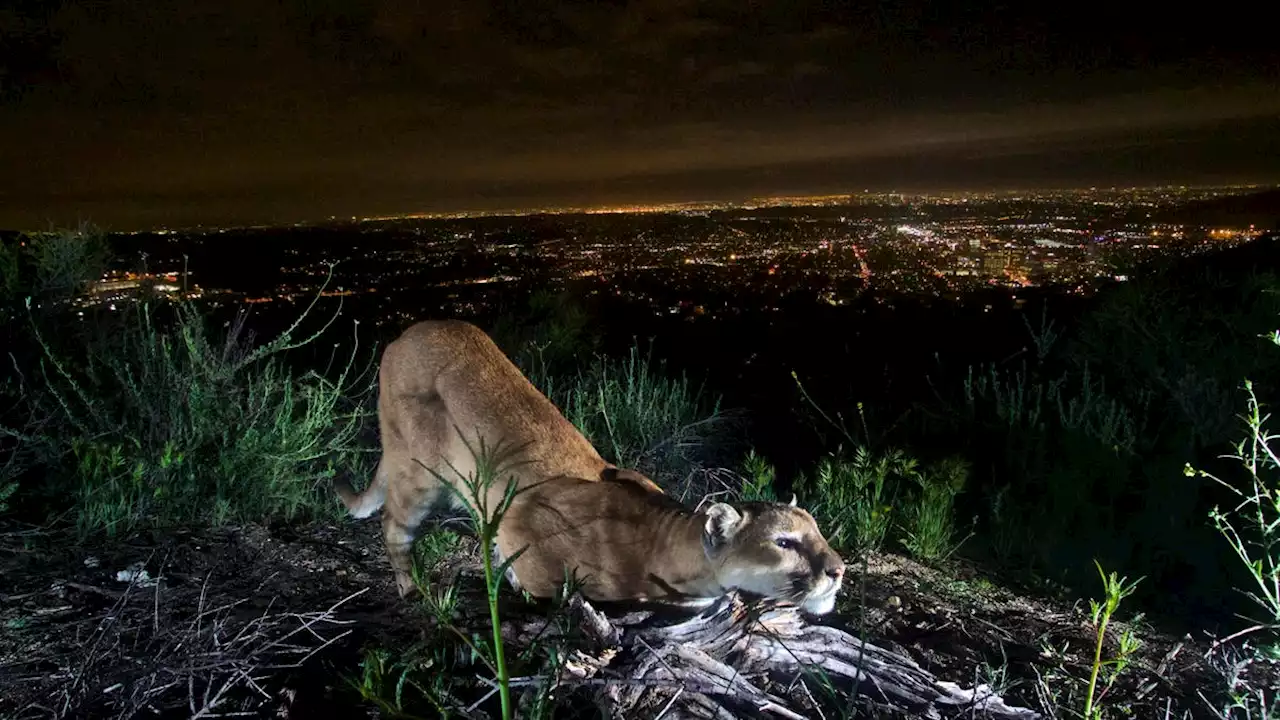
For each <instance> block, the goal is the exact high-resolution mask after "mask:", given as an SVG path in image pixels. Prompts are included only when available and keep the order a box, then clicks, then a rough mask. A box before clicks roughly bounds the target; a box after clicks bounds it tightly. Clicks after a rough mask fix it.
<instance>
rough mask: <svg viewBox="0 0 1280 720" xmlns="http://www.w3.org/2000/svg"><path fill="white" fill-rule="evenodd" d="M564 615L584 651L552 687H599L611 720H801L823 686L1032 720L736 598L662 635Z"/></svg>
mask: <svg viewBox="0 0 1280 720" xmlns="http://www.w3.org/2000/svg"><path fill="white" fill-rule="evenodd" d="M570 610H571V612H572V613H573V614H574V616H575V620H576V621H577V622H576V623H575V624H576V625H577V627H578V633H579V634H580V635H581V636H585V638H586V639H587V643H586V644H585V646H584V645H583V644H582V643H576V644H575V647H576V649H575V650H573V651H572V652H571V653H570V654H569V655H568V657H567V658H566V661H565V663H564V664H563V666H562V668H561V671H560V673H559V677H558V678H557V682H559V683H561V684H563V685H565V686H572V685H574V684H578V685H583V684H588V685H591V686H595V687H597V688H598V689H597V691H596V696H597V697H596V700H597V702H598V703H600V704H601V705H602V706H604V707H606V708H608V710H609V712H610V714H611V715H613V716H617V717H636V718H640V717H648V718H658V717H661V718H664V720H666V719H669V718H802V717H809V715H806V714H805V711H806V710H809V711H810V712H814V713H815V715H816V713H817V711H816V709H814V703H813V701H812V697H813V692H814V688H816V687H822V686H824V685H827V686H828V687H831V688H835V689H838V690H840V691H842V692H845V693H848V694H849V695H850V696H851V697H853V696H856V697H857V699H858V701H859V702H860V703H862V704H863V705H866V706H870V707H874V708H875V709H877V710H880V711H882V712H889V713H901V714H903V715H908V716H910V717H920V718H948V717H966V718H999V719H1005V718H1008V719H1011V720H1012V719H1016V720H1031V719H1032V718H1039V717H1040V714H1039V713H1038V712H1035V711H1033V710H1030V709H1026V708H1018V707H1011V706H1009V705H1007V704H1005V702H1004V701H1003V700H1002V699H1001V698H1000V697H999V696H998V695H996V693H995V692H994V691H993V690H992V689H991V688H989V687H988V686H986V685H978V686H977V687H975V688H971V689H965V688H962V687H960V686H959V685H957V684H956V683H953V682H948V681H943V680H939V679H937V678H935V677H934V676H933V675H931V674H930V673H929V672H927V671H926V670H924V669H923V668H921V667H920V665H919V664H917V663H916V662H915V661H914V660H912V659H911V658H909V657H907V656H905V655H902V654H900V653H897V652H893V651H891V650H887V649H885V648H882V647H879V646H876V645H874V644H872V643H863V642H862V641H860V640H859V639H858V638H856V637H854V636H852V635H850V634H848V633H846V632H844V631H842V630H839V629H837V628H834V627H827V626H823V625H815V624H810V623H808V622H807V621H806V620H805V619H804V618H803V616H802V615H801V614H800V612H799V610H798V609H797V608H794V607H789V606H776V605H775V606H771V607H760V608H756V607H752V606H751V605H748V604H747V603H746V602H744V601H743V600H742V598H740V597H739V596H738V595H737V594H736V593H733V594H729V595H726V596H724V597H722V598H720V599H719V600H718V601H717V602H716V603H715V604H713V605H711V606H710V607H708V608H706V609H705V610H703V611H702V612H700V613H698V614H697V615H694V616H692V617H686V618H685V619H680V620H677V621H675V622H667V623H665V624H664V623H663V622H661V621H657V616H656V615H653V614H652V613H631V614H628V615H624V616H622V617H619V618H617V619H613V620H610V619H609V618H607V617H605V615H604V614H603V613H600V612H599V611H597V610H595V609H594V608H593V607H591V605H590V604H589V603H588V602H586V601H583V600H581V599H578V598H575V599H574V600H573V601H572V602H571V603H570ZM503 631H504V636H506V637H508V638H511V639H512V640H514V641H516V642H519V641H520V640H522V639H529V638H533V637H547V636H549V635H555V634H556V632H557V631H556V630H555V629H554V628H551V627H549V626H548V621H545V620H539V621H534V622H524V623H521V622H520V621H513V622H511V623H508V624H507V625H506V626H505V627H504V628H503ZM797 678H799V680H798V681H797ZM810 685H812V686H813V687H809V686H810Z"/></svg>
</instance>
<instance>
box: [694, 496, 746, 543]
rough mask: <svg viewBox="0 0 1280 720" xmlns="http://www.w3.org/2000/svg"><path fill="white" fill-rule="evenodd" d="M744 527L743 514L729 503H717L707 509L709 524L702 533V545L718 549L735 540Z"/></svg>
mask: <svg viewBox="0 0 1280 720" xmlns="http://www.w3.org/2000/svg"><path fill="white" fill-rule="evenodd" d="M741 527H742V513H740V512H738V511H737V510H735V509H734V508H733V506H732V505H729V504H727V503H715V504H714V505H712V506H711V507H709V508H707V524H706V526H705V527H704V528H703V531H702V544H703V546H704V547H707V548H711V549H714V548H718V547H720V546H722V545H724V544H725V543H727V542H729V540H730V539H732V538H733V536H734V534H736V533H737V532H738V530H739V529H740V528H741Z"/></svg>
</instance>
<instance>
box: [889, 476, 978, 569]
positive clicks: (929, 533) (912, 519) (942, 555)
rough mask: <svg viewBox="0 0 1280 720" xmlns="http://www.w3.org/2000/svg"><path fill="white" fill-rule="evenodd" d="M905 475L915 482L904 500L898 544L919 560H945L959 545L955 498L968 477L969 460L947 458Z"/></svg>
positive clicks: (962, 488)
mask: <svg viewBox="0 0 1280 720" xmlns="http://www.w3.org/2000/svg"><path fill="white" fill-rule="evenodd" d="M909 477H910V478H911V479H912V480H914V481H915V482H916V484H917V485H918V486H919V487H918V490H917V492H916V494H915V496H914V497H913V498H912V499H911V501H910V502H907V503H904V504H903V508H904V512H903V520H902V532H903V537H902V544H903V546H904V547H906V549H907V551H908V552H910V553H911V554H912V555H914V556H915V557H917V558H920V559H921V560H945V559H946V558H947V557H949V556H950V555H951V554H952V553H953V552H955V551H956V550H957V549H958V548H959V547H960V544H961V542H963V541H959V542H958V541H956V521H955V500H956V496H957V495H959V494H960V493H961V492H962V491H963V490H964V487H965V484H966V483H967V482H968V479H969V464H968V463H967V462H965V461H964V460H963V459H962V458H947V459H945V460H942V461H940V462H939V463H937V464H936V465H935V466H934V467H931V468H927V469H926V470H924V471H922V472H918V473H913V474H910V475H909Z"/></svg>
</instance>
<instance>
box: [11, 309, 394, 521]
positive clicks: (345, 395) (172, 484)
mask: <svg viewBox="0 0 1280 720" xmlns="http://www.w3.org/2000/svg"><path fill="white" fill-rule="evenodd" d="M313 305H314V304H313ZM310 309H311V308H308V311H309V310H310ZM158 316H168V317H166V318H165V319H166V320H167V321H168V322H161V321H160V320H159V319H158ZM305 317H306V313H305V312H304V314H303V316H302V317H300V318H299V319H298V322H297V323H295V324H294V326H293V327H291V328H290V329H289V330H287V331H286V332H284V333H283V334H282V335H280V336H279V337H278V338H276V339H275V340H273V341H271V342H269V343H266V344H263V345H258V346H256V347H254V346H252V345H251V344H250V343H248V342H246V341H244V340H243V339H242V337H241V332H242V330H243V324H242V323H241V322H239V321H237V322H236V323H233V324H232V325H231V326H230V329H229V330H228V332H227V333H226V335H225V337H223V338H219V339H217V340H215V339H214V338H213V337H211V334H210V332H209V330H208V329H207V327H206V325H207V323H206V319H205V318H204V317H203V316H202V315H201V314H200V312H199V311H198V310H197V309H196V307H195V306H193V305H190V304H186V303H175V304H168V303H165V302H162V301H155V300H147V301H143V302H140V303H137V304H133V305H129V306H126V307H125V308H124V310H123V312H122V313H119V318H118V321H117V323H116V326H115V327H114V329H113V331H112V332H110V333H105V332H104V333H97V334H88V335H84V336H76V337H74V338H73V340H72V341H68V340H67V339H66V338H58V340H59V342H58V343H57V344H56V345H55V344H54V343H53V342H51V341H50V339H49V337H48V336H47V335H46V334H45V333H43V332H42V331H41V329H40V327H39V323H37V322H36V320H35V318H34V317H33V318H32V322H31V327H32V330H33V333H34V335H35V339H36V343H37V345H38V348H39V360H38V363H37V366H36V367H35V368H33V370H32V372H31V374H30V377H29V378H28V381H29V385H30V388H29V393H28V395H29V402H30V409H31V416H32V418H33V423H34V422H35V420H34V419H38V420H39V423H38V426H37V431H36V432H32V433H29V434H31V435H32V437H33V441H34V442H35V443H36V444H37V445H38V446H39V449H40V455H41V456H42V458H43V460H44V462H45V464H46V473H47V475H48V481H47V482H46V483H44V484H42V488H43V489H44V490H45V491H46V492H47V493H48V495H49V497H47V498H46V499H48V500H51V501H53V502H55V503H56V501H57V498H58V497H63V496H65V497H69V498H73V499H74V510H75V517H76V522H77V525H78V526H79V527H80V529H81V530H82V531H85V532H92V531H98V530H105V531H107V532H115V531H121V530H126V529H128V528H131V527H134V526H137V525H165V524H170V523H182V522H211V523H222V522H227V521H231V520H247V519H255V520H262V519H268V518H281V519H289V518H297V517H300V516H306V515H311V514H316V513H327V512H332V511H333V509H334V508H336V504H335V503H334V502H333V495H332V493H331V488H330V487H329V482H328V481H329V480H330V479H331V477H332V476H333V474H334V473H335V472H337V471H338V470H339V468H343V469H346V468H347V467H349V466H351V465H359V461H360V460H361V459H362V458H361V455H360V454H359V453H360V449H359V448H358V447H356V439H357V435H358V433H359V431H360V429H361V427H362V426H363V424H364V422H365V420H366V417H367V416H368V415H369V414H370V413H369V409H368V405H369V402H368V400H369V398H370V397H371V395H370V390H371V389H372V387H373V385H372V382H371V379H370V378H371V377H372V373H368V372H367V369H368V368H369V367H372V365H371V364H370V365H368V366H366V367H365V368H364V369H363V370H364V371H361V370H362V369H361V368H358V367H357V365H356V357H357V351H356V350H353V352H352V355H351V356H350V358H349V359H348V361H347V362H346V364H345V366H344V367H342V368H340V370H339V371H338V373H337V375H336V377H335V378H333V379H328V378H325V377H323V376H321V375H320V374H318V373H315V372H308V373H304V374H298V373H295V372H294V371H293V370H291V369H290V368H289V366H288V365H286V364H285V362H284V360H283V353H284V352H285V351H287V350H291V349H295V348H299V347H302V346H304V345H306V344H308V343H310V342H312V341H314V340H315V339H316V337H318V336H319V334H320V332H323V329H322V330H321V331H320V332H317V333H315V334H313V335H311V336H310V337H307V338H305V339H303V340H300V341H295V340H294V339H293V335H294V334H295V333H296V332H297V330H298V327H299V325H300V324H301V322H302V321H303V319H304V318H305ZM335 317H336V316H335ZM331 323H332V319H331V320H330V321H329V323H327V324H326V325H325V328H326V329H327V328H328V326H329V324H331Z"/></svg>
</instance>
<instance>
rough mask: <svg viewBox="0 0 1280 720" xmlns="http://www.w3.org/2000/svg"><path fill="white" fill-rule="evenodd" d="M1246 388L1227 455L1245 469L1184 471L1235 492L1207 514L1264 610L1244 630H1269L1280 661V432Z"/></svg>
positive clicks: (1275, 336)
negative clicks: (1227, 475)
mask: <svg viewBox="0 0 1280 720" xmlns="http://www.w3.org/2000/svg"><path fill="white" fill-rule="evenodd" d="M1270 339H1271V341H1272V342H1273V343H1275V344H1276V345H1278V346H1280V331H1275V332H1273V333H1271V335H1270ZM1244 387H1245V393H1246V394H1247V395H1248V411H1247V412H1246V414H1245V415H1244V416H1243V420H1244V423H1245V426H1246V428H1247V433H1246V436H1245V438H1244V439H1243V440H1241V441H1239V442H1238V443H1237V444H1236V446H1235V452H1234V453H1232V454H1231V455H1230V456H1229V457H1230V458H1231V459H1233V460H1235V461H1237V462H1238V463H1239V469H1238V470H1242V471H1243V472H1237V473H1236V476H1235V477H1234V478H1231V479H1229V480H1224V479H1222V478H1219V477H1217V476H1216V475H1213V474H1211V473H1208V472H1206V471H1204V470H1196V469H1194V468H1192V466H1191V465H1189V464H1188V465H1187V466H1186V473H1187V475H1190V476H1200V477H1204V478H1208V479H1210V480H1212V481H1214V482H1215V483H1217V484H1218V485H1221V486H1222V487H1224V488H1226V489H1227V490H1229V491H1230V492H1231V494H1232V495H1234V496H1235V498H1236V504H1235V506H1234V507H1232V508H1230V509H1228V510H1226V511H1224V510H1222V509H1221V508H1220V507H1219V506H1214V508H1213V509H1212V510H1211V511H1210V513H1209V517H1210V518H1211V520H1212V521H1213V526H1214V528H1215V529H1216V530H1217V531H1218V532H1219V533H1220V534H1221V535H1222V537H1223V538H1225V539H1226V541H1227V544H1228V545H1230V546H1231V549H1232V550H1233V551H1234V552H1235V555H1236V557H1237V558H1239V560H1240V564H1241V565H1242V566H1243V568H1244V570H1245V571H1246V573H1247V576H1248V580H1249V588H1248V589H1242V590H1241V592H1242V593H1243V594H1244V595H1245V596H1247V597H1248V598H1249V599H1250V600H1251V601H1252V602H1253V604H1254V605H1255V606H1256V607H1257V608H1258V609H1261V610H1262V616H1261V617H1255V618H1254V619H1253V620H1254V625H1253V626H1252V627H1250V628H1249V629H1248V630H1246V631H1244V633H1243V634H1247V633H1249V632H1257V631H1264V632H1266V633H1267V634H1268V638H1267V640H1266V641H1265V648H1266V650H1265V654H1267V655H1269V656H1271V657H1272V659H1280V455H1277V451H1276V449H1275V448H1274V447H1273V443H1274V442H1275V441H1276V440H1277V439H1280V435H1276V434H1275V432H1274V431H1273V430H1272V429H1271V428H1270V424H1269V423H1270V420H1271V414H1270V413H1264V412H1263V406H1262V404H1261V403H1259V402H1258V396H1257V394H1256V393H1255V392H1254V388H1253V383H1252V382H1250V381H1247V380H1246V381H1245V384H1244ZM1274 700H1276V698H1273V701H1274Z"/></svg>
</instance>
